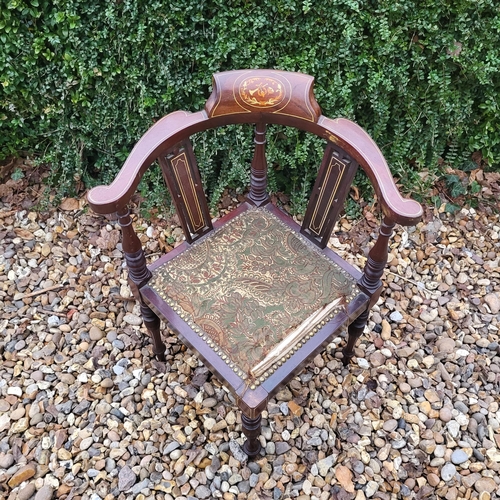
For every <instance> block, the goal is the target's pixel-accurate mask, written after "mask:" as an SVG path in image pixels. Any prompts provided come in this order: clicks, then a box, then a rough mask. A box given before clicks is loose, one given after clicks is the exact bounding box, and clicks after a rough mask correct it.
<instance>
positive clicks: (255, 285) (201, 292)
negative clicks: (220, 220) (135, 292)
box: [148, 208, 359, 379]
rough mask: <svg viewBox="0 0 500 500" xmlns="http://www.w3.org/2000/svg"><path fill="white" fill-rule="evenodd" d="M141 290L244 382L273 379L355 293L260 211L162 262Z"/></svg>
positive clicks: (347, 280)
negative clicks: (162, 303) (159, 301)
mask: <svg viewBox="0 0 500 500" xmlns="http://www.w3.org/2000/svg"><path fill="white" fill-rule="evenodd" d="M148 286H149V287H150V288H151V289H152V290H153V291H154V293H156V294H157V295H158V296H160V297H161V298H162V299H163V301H165V302H166V303H167V304H168V305H169V306H170V307H171V308H172V309H173V311H175V312H176V313H177V314H178V315H179V316H180V317H181V318H182V320H184V322H185V323H187V324H188V325H189V327H190V328H191V329H192V330H194V331H195V332H197V334H198V335H199V336H200V337H202V339H203V340H206V341H207V343H208V345H209V346H210V347H212V349H213V350H214V351H215V352H216V353H217V354H218V355H219V356H220V357H221V358H222V359H223V360H224V361H225V363H226V364H227V365H228V366H229V367H230V368H232V369H233V371H234V372H235V373H236V374H237V375H239V376H240V377H241V378H243V379H245V378H247V377H249V378H251V379H258V378H262V377H263V376H264V377H265V376H266V375H268V374H269V373H272V371H273V368H275V365H276V363H277V362H278V361H279V360H280V359H282V358H283V357H284V356H287V355H289V354H290V353H293V352H294V351H295V350H297V348H298V346H300V345H301V343H302V342H303V341H304V339H306V338H309V337H310V336H311V334H312V333H313V332H315V331H317V330H318V326H323V325H324V324H325V323H326V322H327V321H329V320H331V319H332V318H333V317H334V316H335V315H336V314H337V313H338V312H339V311H340V310H342V309H343V308H344V305H345V304H347V303H349V302H350V301H351V300H353V299H354V297H355V296H356V295H357V294H359V290H358V288H357V285H356V281H355V280H354V279H353V277H352V276H351V275H350V274H349V273H348V272H347V271H346V270H344V269H343V268H342V267H340V266H339V265H337V264H336V263H335V262H333V261H332V260H331V259H330V258H329V257H327V256H326V255H325V254H324V253H323V252H322V251H321V250H319V249H318V248H317V247H315V246H314V245H313V244H312V243H310V242H309V241H308V240H307V239H306V238H304V237H303V236H302V235H301V234H299V233H298V232H296V231H294V230H293V229H291V228H290V227H289V226H288V225H286V224H285V223H284V222H283V221H282V220H280V219H279V218H278V217H276V216H275V215H274V214H273V213H271V212H270V211H269V210H268V209H266V208H252V209H249V210H246V211H244V212H243V213H241V214H240V215H238V216H236V217H235V218H233V219H232V220H231V221H230V222H229V223H227V224H226V225H224V226H222V227H221V228H219V229H218V230H215V231H214V232H212V233H210V234H209V235H208V236H206V237H204V238H203V239H201V240H199V241H198V242H196V243H195V244H193V245H192V246H189V247H188V248H187V250H185V251H183V252H182V253H180V254H179V255H177V256H176V257H174V258H173V259H171V260H169V261H167V262H165V263H163V264H162V265H160V266H159V267H157V268H156V269H155V270H154V271H153V277H152V279H151V280H150V282H149V283H148Z"/></svg>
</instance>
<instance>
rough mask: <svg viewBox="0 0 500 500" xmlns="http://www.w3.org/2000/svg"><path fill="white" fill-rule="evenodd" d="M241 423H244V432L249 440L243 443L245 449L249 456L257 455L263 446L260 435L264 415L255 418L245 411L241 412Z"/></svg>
mask: <svg viewBox="0 0 500 500" xmlns="http://www.w3.org/2000/svg"><path fill="white" fill-rule="evenodd" d="M241 423H242V424H243V434H245V436H246V437H247V440H246V441H245V442H244V443H243V451H244V452H245V453H246V454H247V455H248V456H249V457H255V456H256V455H258V454H259V453H260V450H261V448H262V446H261V444H260V441H259V437H260V430H261V423H262V415H258V416H257V417H255V418H249V417H247V416H246V415H245V414H244V413H242V414H241Z"/></svg>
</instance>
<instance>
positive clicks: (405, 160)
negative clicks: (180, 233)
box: [0, 0, 500, 204]
mask: <svg viewBox="0 0 500 500" xmlns="http://www.w3.org/2000/svg"><path fill="white" fill-rule="evenodd" d="M0 3H1V8H0V43H1V46H2V48H1V49H0V83H1V87H0V89H1V90H0V92H1V94H0V159H1V158H5V157H7V156H9V155H13V154H19V153H20V152H24V153H25V154H29V155H33V154H35V153H36V154H37V155H39V157H40V158H41V160H42V161H44V162H50V164H51V165H52V182H57V184H58V185H59V186H61V190H63V189H66V188H70V187H71V186H73V185H74V184H75V182H74V181H75V179H76V180H79V179H83V180H84V181H85V183H86V184H88V185H90V184H93V183H96V182H97V181H99V182H107V181H109V180H110V178H111V176H112V175H113V174H114V173H115V172H116V171H117V169H118V168H119V167H120V166H121V164H122V162H123V161H124V159H125V157H126V155H127V153H128V151H129V150H130V148H131V146H132V145H133V144H134V142H135V141H136V140H137V139H138V138H139V137H140V136H141V135H142V134H143V133H144V131H145V130H146V129H147V128H148V127H149V126H150V125H151V124H152V123H153V121H154V120H155V119H156V118H158V117H160V116H162V115H164V114H166V113H168V112H170V111H173V110H176V109H187V110H191V111H196V110H198V109H200V108H201V107H202V106H203V104H204V101H205V99H206V98H207V96H208V95H209V92H210V83H211V75H212V73H214V72H216V71H223V70H228V69H239V68H247V67H251V68H257V67H259V68H261V67H271V68H277V69H284V70H291V71H301V72H305V73H309V74H312V75H314V76H315V77H316V96H317V99H318V101H319V103H320V105H321V106H322V109H323V112H324V114H325V115H327V116H332V117H334V116H346V117H348V118H351V119H353V120H355V121H357V122H358V123H359V124H361V125H362V126H363V127H365V128H366V129H367V130H368V131H369V132H370V133H371V134H372V136H373V137H374V139H375V140H376V141H377V143H378V144H379V145H380V146H381V147H382V149H383V152H384V154H385V155H386V157H387V159H388V161H389V163H390V164H391V166H392V168H393V169H394V170H395V171H396V172H397V174H398V175H399V176H400V178H401V179H402V182H403V183H404V184H405V186H406V187H407V188H410V189H412V190H414V191H418V190H419V189H424V188H425V186H424V185H423V184H424V183H425V180H426V179H429V178H432V177H433V175H434V174H439V173H440V168H441V167H440V165H443V164H451V165H453V166H455V167H459V166H460V165H461V164H462V163H463V161H464V160H466V159H467V158H470V155H471V154H472V153H473V152H475V151H480V152H481V156H482V158H483V159H485V161H486V162H487V163H488V164H489V165H490V167H492V168H498V164H499V161H500V133H499V130H500V123H499V122H500V113H499V110H498V107H499V98H498V95H499V90H500V78H499V71H500V69H499V68H500V49H499V47H500V44H499V43H498V41H499V38H500V12H499V9H498V5H497V2H496V0H443V1H440V2H436V1H434V0H419V1H416V0H404V1H398V0H365V1H362V0H314V1H313V0H302V1H297V0H269V1H267V2H261V1H253V2H252V1H245V0H233V1H231V0H206V1H204V0H196V1H193V0H182V1H181V0H171V1H169V2H162V1H154V0H147V1H146V0H133V1H132V0H94V1H92V2H89V1H88V0H53V1H49V0H10V1H7V0H1V1H0ZM247 136H248V131H246V130H245V129H243V130H240V131H236V130H234V129H232V128H229V129H227V130H224V131H222V132H221V133H218V134H216V135H212V136H211V137H208V138H207V137H197V138H196V149H197V151H198V152H199V153H200V154H201V156H202V160H201V167H202V170H203V172H204V173H205V177H206V182H207V185H208V188H209V189H210V191H211V192H213V193H215V195H217V194H220V191H221V189H222V188H223V187H224V185H227V184H232V185H235V186H236V185H242V184H244V183H245V182H246V179H247V177H246V175H247V174H246V170H245V165H244V162H245V160H248V159H249V157H250V155H251V149H250V148H251V145H250V144H246V143H245V140H246V138H247ZM277 141H280V142H281V143H283V144H284V146H285V148H284V149H283V150H282V151H284V152H281V153H278V150H277V149H276V148H275V146H276V142H277ZM307 141H308V142H306V143H304V138H302V137H299V136H297V135H296V134H293V133H291V132H290V131H286V130H285V131H283V130H277V129H275V130H274V131H272V132H271V138H270V141H269V142H270V161H271V162H272V163H273V165H274V166H275V173H276V175H275V176H274V177H273V179H272V180H273V182H275V183H276V186H275V187H277V188H281V186H280V185H279V184H280V183H283V182H284V183H285V184H288V185H286V186H284V188H285V189H286V188H288V189H293V190H295V192H296V193H298V194H297V195H296V202H297V204H300V199H301V197H302V195H301V194H300V193H301V192H302V191H304V190H306V188H307V184H308V179H309V178H311V177H312V174H311V173H312V172H314V169H315V168H316V165H317V154H310V153H309V151H311V150H315V151H316V150H317V149H318V144H317V141H311V140H310V139H307ZM228 144H230V145H231V147H230V148H229V149H228V147H227V145H228ZM223 150H228V151H229V152H228V153H224V152H223ZM242 158H243V159H242ZM285 162H286V163H288V164H289V165H291V174H290V173H287V174H286V175H280V168H281V166H282V165H283V164H284V163H285ZM304 179H306V181H305V182H304ZM150 180H151V179H150ZM153 184H154V182H153Z"/></svg>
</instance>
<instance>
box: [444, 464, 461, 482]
mask: <svg viewBox="0 0 500 500" xmlns="http://www.w3.org/2000/svg"><path fill="white" fill-rule="evenodd" d="M456 473H457V469H456V467H455V466H454V465H453V464H450V463H447V464H446V465H445V466H444V467H443V468H442V469H441V479H442V480H443V481H446V482H448V481H451V480H452V479H453V478H454V477H455V474H456Z"/></svg>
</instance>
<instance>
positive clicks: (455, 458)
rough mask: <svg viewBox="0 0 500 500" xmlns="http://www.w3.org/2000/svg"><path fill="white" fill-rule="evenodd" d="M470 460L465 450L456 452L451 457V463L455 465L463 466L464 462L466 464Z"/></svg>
mask: <svg viewBox="0 0 500 500" xmlns="http://www.w3.org/2000/svg"><path fill="white" fill-rule="evenodd" d="M468 459H469V457H468V456H467V453H465V451H463V450H455V451H454V452H453V453H452V455H451V461H452V462H453V463H454V464H455V465H460V464H463V463H464V462H466V461H467V460H468Z"/></svg>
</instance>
